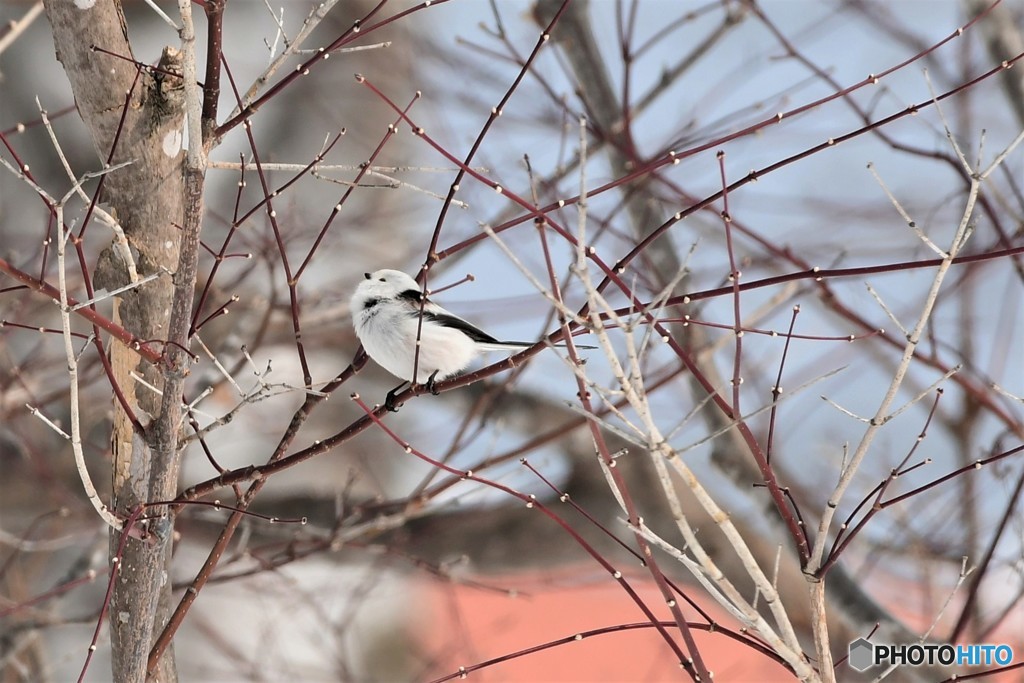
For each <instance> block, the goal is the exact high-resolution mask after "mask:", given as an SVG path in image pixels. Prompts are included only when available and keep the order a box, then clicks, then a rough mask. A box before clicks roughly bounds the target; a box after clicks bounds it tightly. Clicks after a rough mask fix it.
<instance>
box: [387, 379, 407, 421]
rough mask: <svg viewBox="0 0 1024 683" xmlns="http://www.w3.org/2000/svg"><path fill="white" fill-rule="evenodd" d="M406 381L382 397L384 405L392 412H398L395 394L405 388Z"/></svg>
mask: <svg viewBox="0 0 1024 683" xmlns="http://www.w3.org/2000/svg"><path fill="white" fill-rule="evenodd" d="M406 384H408V382H402V383H401V384H399V385H398V386H397V387H395V388H394V389H392V390H391V391H389V392H388V395H387V396H386V397H384V407H385V408H387V409H388V410H390V411H391V412H392V413H397V412H398V407H397V406H396V405H395V395H396V394H397V393H398V392H399V391H401V390H402V389H404V388H405V385H406Z"/></svg>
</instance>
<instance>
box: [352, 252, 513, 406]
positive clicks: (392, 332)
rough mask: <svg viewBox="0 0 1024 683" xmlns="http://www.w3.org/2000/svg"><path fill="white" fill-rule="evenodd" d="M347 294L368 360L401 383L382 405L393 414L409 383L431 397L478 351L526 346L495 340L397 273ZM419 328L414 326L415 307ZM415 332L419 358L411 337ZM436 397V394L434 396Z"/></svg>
mask: <svg viewBox="0 0 1024 683" xmlns="http://www.w3.org/2000/svg"><path fill="white" fill-rule="evenodd" d="M364 275H365V277H366V279H365V280H363V281H362V282H360V283H359V286H358V287H356V291H355V293H354V294H353V295H352V324H353V325H354V326H355V328H356V336H357V337H359V341H360V342H362V344H363V348H364V349H365V350H366V353H367V354H369V356H370V358H372V359H373V360H375V361H376V362H377V364H378V365H380V366H381V367H383V368H384V369H385V370H387V371H388V372H390V373H391V374H392V375H394V376H395V377H398V378H399V379H403V380H405V382H403V383H402V384H400V385H399V386H397V387H395V388H394V389H393V390H391V391H390V392H388V397H387V401H385V405H386V406H387V408H388V409H389V410H392V411H394V410H395V406H394V399H395V394H396V393H397V392H398V391H399V390H401V389H402V388H403V387H404V386H405V385H406V383H407V382H409V381H412V380H413V365H415V366H416V377H415V382H416V384H423V385H425V386H426V387H427V388H428V389H430V390H431V392H434V383H435V382H439V381H441V380H445V379H448V378H449V377H452V376H454V375H457V374H458V373H459V372H461V371H462V370H464V369H465V368H466V367H467V366H468V365H469V364H470V362H471V361H472V360H473V358H475V357H476V356H477V355H478V354H479V353H480V352H482V351H517V350H522V349H526V348H529V347H531V346H533V344H532V343H530V342H514V341H498V340H497V339H495V338H494V337H492V336H491V335H489V334H487V333H486V332H484V331H483V330H481V329H479V328H478V327H476V326H475V325H473V324H472V323H469V322H467V321H465V320H463V319H462V318H460V317H458V316H457V315H454V314H452V313H449V312H448V311H446V310H445V309H443V308H442V307H440V306H438V305H437V304H435V303H434V302H432V301H430V300H429V299H427V300H426V301H425V302H424V298H425V297H424V295H423V291H422V290H421V289H420V286H419V285H418V284H416V281H415V280H414V279H412V278H411V277H409V276H408V275H406V274H405V273H403V272H401V271H399V270H378V271H376V272H374V273H364ZM421 306H422V309H423V323H422V327H420V307H421ZM417 329H419V330H420V331H419V338H420V347H419V358H418V359H417V358H416V334H417ZM434 393H436V392H434Z"/></svg>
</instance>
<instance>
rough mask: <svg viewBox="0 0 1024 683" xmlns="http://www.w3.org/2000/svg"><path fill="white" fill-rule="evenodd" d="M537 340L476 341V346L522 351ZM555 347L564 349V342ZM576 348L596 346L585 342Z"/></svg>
mask: <svg viewBox="0 0 1024 683" xmlns="http://www.w3.org/2000/svg"><path fill="white" fill-rule="evenodd" d="M536 345H537V342H521V341H496V342H477V344H476V346H477V348H479V349H482V350H484V351H508V350H509V349H513V350H516V351H522V350H524V349H528V348H530V347H532V346H536ZM555 347H556V348H559V349H564V348H565V344H555ZM576 348H577V349H588V350H594V349H596V348H597V347H596V346H587V345H585V344H576Z"/></svg>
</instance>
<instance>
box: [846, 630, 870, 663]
mask: <svg viewBox="0 0 1024 683" xmlns="http://www.w3.org/2000/svg"><path fill="white" fill-rule="evenodd" d="M874 660H875V646H874V645H872V644H871V641H870V640H868V639H867V638H858V639H857V640H855V641H853V642H852V643H850V656H849V659H848V660H847V661H848V662H849V663H850V666H851V667H853V668H854V669H856V670H857V671H866V670H867V669H869V668H870V667H871V666H872V665H873V664H874Z"/></svg>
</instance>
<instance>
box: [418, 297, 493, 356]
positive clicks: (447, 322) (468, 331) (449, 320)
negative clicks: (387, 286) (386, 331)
mask: <svg viewBox="0 0 1024 683" xmlns="http://www.w3.org/2000/svg"><path fill="white" fill-rule="evenodd" d="M398 298H399V299H401V300H403V301H406V302H408V303H409V306H410V308H414V309H415V310H412V311H410V315H412V316H415V317H419V314H420V303H421V302H422V301H423V292H420V291H418V290H415V289H407V290H405V291H404V292H400V293H399V294H398ZM434 307H436V305H435V304H434V303H433V302H431V301H430V299H427V303H426V307H425V308H424V309H423V319H424V320H429V321H431V322H435V323H437V324H438V325H442V326H444V327H450V328H452V329H455V330H459V331H460V332H462V333H463V334H465V335H466V336H467V337H469V338H470V339H472V340H473V341H475V342H477V343H479V344H500V343H501V342H500V341H498V340H497V339H495V338H494V337H492V336H491V335H489V334H487V333H486V332H484V331H483V330H481V329H480V328H479V327H477V326H476V325H474V324H472V323H470V322H467V321H465V320H463V319H462V318H459V317H457V316H454V315H452V314H450V313H438V312H436V311H432V310H430V309H431V308H434Z"/></svg>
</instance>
